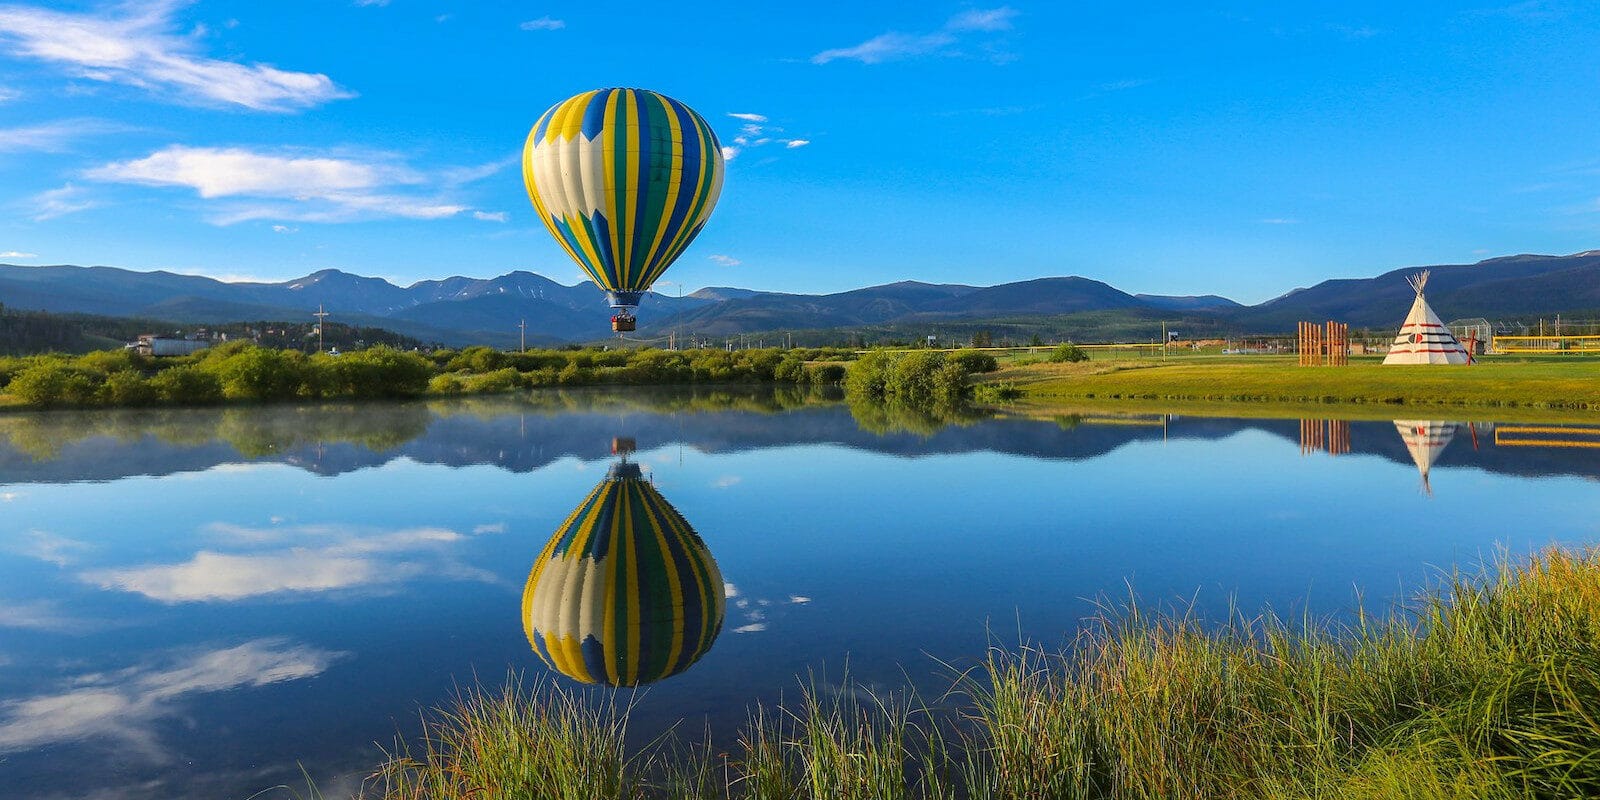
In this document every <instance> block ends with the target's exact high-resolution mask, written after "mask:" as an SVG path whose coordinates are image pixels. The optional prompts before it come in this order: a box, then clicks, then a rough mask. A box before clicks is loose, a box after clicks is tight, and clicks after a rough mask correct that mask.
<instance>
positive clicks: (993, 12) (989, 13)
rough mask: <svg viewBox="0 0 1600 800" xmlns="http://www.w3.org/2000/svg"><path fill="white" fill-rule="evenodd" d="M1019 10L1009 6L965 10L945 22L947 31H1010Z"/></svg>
mask: <svg viewBox="0 0 1600 800" xmlns="http://www.w3.org/2000/svg"><path fill="white" fill-rule="evenodd" d="M1016 17H1017V10H1016V9H1014V8H1010V7H1008V6H1001V7H1000V8H990V9H976V8H975V9H971V10H969V11H963V12H961V13H960V14H957V15H955V16H953V17H951V18H950V21H949V22H946V23H945V24H944V28H945V30H947V31H956V32H961V31H987V32H993V31H1008V30H1011V20H1013V19H1016Z"/></svg>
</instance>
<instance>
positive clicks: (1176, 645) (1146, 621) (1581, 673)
mask: <svg viewBox="0 0 1600 800" xmlns="http://www.w3.org/2000/svg"><path fill="white" fill-rule="evenodd" d="M944 700H946V701H949V700H955V701H958V702H956V703H955V705H954V707H951V706H950V705H949V704H948V702H943V703H938V704H932V705H930V704H926V703H923V702H921V701H919V700H918V699H917V697H916V696H915V695H914V694H910V693H892V694H877V693H870V692H865V691H863V690H861V689H860V688H858V687H853V686H852V685H851V684H849V683H848V682H846V684H845V685H844V686H843V687H838V686H835V687H832V688H827V689H825V688H818V687H816V686H812V687H810V688H808V689H806V690H804V691H802V692H801V696H800V699H799V701H798V702H795V703H792V704H785V705H782V706H780V707H779V708H777V709H757V710H756V711H754V712H753V713H752V715H751V718H750V721H749V723H748V724H747V725H746V726H745V729H744V731H743V732H742V733H741V734H740V735H739V736H738V737H737V741H736V742H735V743H734V744H733V745H732V746H731V747H728V748H726V749H719V748H717V747H713V746H711V745H710V744H705V743H702V744H696V745H685V744H682V742H681V740H679V739H677V738H672V739H664V740H659V741H657V742H656V743H654V744H652V745H650V746H648V747H646V748H644V750H643V752H639V753H635V754H632V755H631V756H630V755H629V754H628V753H627V751H626V750H625V748H624V747H623V744H622V743H623V738H624V732H625V727H626V724H627V714H626V709H619V708H617V707H615V706H607V705H600V704H597V698H595V697H593V696H589V695H581V694H577V693H572V692H569V691H567V690H564V689H561V688H559V687H556V686H553V685H548V684H545V685H539V686H536V687H535V688H534V689H533V690H531V691H527V690H523V689H522V688H521V687H519V686H518V685H516V684H512V685H511V686H509V687H508V688H507V689H505V690H504V691H501V692H498V693H473V694H469V695H466V696H464V697H463V698H462V699H461V700H460V702H458V703H457V704H456V705H455V706H454V707H452V709H450V710H448V711H446V712H442V713H441V715H440V716H439V717H438V718H437V719H436V720H435V721H434V722H432V723H430V726H429V731H428V735H427V736H426V737H425V738H424V739H423V741H422V743H421V744H420V745H416V746H415V747H417V748H420V750H419V751H414V750H411V749H405V748H402V749H401V750H400V751H399V752H397V753H396V754H395V756H394V757H393V758H392V759H391V760H390V761H389V762H388V763H387V764H385V765H384V766H383V767H382V768H381V769H380V770H379V772H378V773H377V774H376V776H375V777H374V782H373V784H372V786H371V790H372V791H371V796H373V797H382V798H396V799H399V798H407V799H409V798H439V799H440V800H445V799H446V798H468V797H482V798H501V797H529V798H546V797H549V798H566V797H593V798H623V797H630V798H631V797H641V798H642V797H671V798H679V797H684V798H689V797H693V798H752V799H753V798H762V799H765V798H815V799H816V800H821V798H859V799H861V800H866V799H868V798H886V799H888V798H958V797H972V798H979V797H982V798H991V797H992V798H1019V799H1020V798H1029V799H1033V798H1038V799H1040V800H1044V799H1046V798H1084V799H1085V800H1088V799H1091V798H1103V799H1104V800H1145V799H1148V800H1156V799H1157V798H1161V799H1162V800H1166V799H1167V798H1283V799H1284V800H1288V799H1290V798H1396V799H1398V798H1407V799H1410V798H1415V799H1416V800H1431V799H1432V798H1576V797H1596V796H1600V550H1588V551H1582V552H1568V551H1560V550H1551V551H1548V552H1546V553H1543V554H1541V555H1539V556H1536V557H1533V558H1530V559H1527V560H1525V561H1522V562H1520V563H1515V564H1513V563H1510V562H1508V561H1502V562H1501V563H1499V564H1497V565H1496V566H1494V567H1491V568H1489V569H1487V570H1485V571H1484V572H1483V573H1480V574H1474V575H1470V576H1468V575H1452V576H1450V577H1448V578H1447V579H1445V580H1443V581H1442V582H1441V583H1440V584H1439V585H1437V586H1436V587H1434V588H1433V589H1432V590H1430V591H1428V592H1426V593H1424V594H1423V595H1422V596H1420V597H1419V598H1418V599H1417V600H1416V601H1415V602H1413V603H1408V604H1406V605H1404V606H1403V607H1401V608H1398V609H1396V610H1395V611H1394V612H1393V613H1391V614H1387V615H1384V616H1382V617H1372V616H1365V615H1361V616H1359V617H1358V618H1357V619H1356V620H1355V621H1353V622H1352V623H1350V624H1343V625H1334V624H1327V623H1321V622H1317V621H1315V620H1284V619H1281V618H1279V617H1276V616H1273V615H1270V614H1267V615H1262V616H1254V617H1249V616H1244V615H1239V614H1234V615H1230V616H1229V618H1228V619H1226V620H1222V621H1206V620H1203V619H1199V618H1197V617H1195V616H1194V615H1192V614H1190V613H1187V612H1186V611H1184V610H1182V609H1177V610H1165V611H1160V612H1155V611H1148V610H1143V609H1140V608H1138V607H1137V606H1132V605H1130V606H1129V607H1127V608H1122V609H1114V610H1108V611H1107V612H1106V613H1104V614H1102V615H1101V616H1100V617H1099V618H1097V619H1096V620H1094V621H1092V622H1091V624H1089V625H1088V626H1086V628H1085V630H1084V632H1083V633H1082V634H1081V635H1080V636H1079V637H1078V638H1077V640H1075V641H1074V642H1073V643H1071V644H1070V645H1069V646H1068V647H1066V648H1065V649H1063V650H1060V651H1044V650H1041V649H1038V648H1032V647H1023V648H1021V649H1000V648H996V649H994V650H992V651H991V652H990V653H989V655H988V657H987V659H985V660H984V662H983V663H982V664H981V665H980V666H979V667H977V668H976V669H974V670H973V671H970V672H968V673H966V674H964V675H962V676H961V677H960V678H959V679H958V681H957V683H956V686H955V688H954V689H953V690H952V692H951V694H950V695H949V697H947V698H944Z"/></svg>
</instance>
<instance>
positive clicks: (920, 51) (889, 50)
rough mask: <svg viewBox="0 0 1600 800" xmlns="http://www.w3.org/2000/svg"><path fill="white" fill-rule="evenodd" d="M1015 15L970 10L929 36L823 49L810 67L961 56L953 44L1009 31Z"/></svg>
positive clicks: (887, 37)
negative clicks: (843, 61)
mask: <svg viewBox="0 0 1600 800" xmlns="http://www.w3.org/2000/svg"><path fill="white" fill-rule="evenodd" d="M1016 16H1017V12H1016V10H1015V9H1012V8H1009V7H1001V8H991V9H971V10H968V11H963V12H961V13H959V14H956V15H955V16H953V17H951V18H950V19H948V20H946V21H945V24H944V25H943V27H941V28H939V29H938V30H936V31H931V32H928V33H901V32H899V31H890V32H888V33H883V34H879V35H877V36H874V37H872V38H871V39H868V40H866V41H864V42H862V43H860V44H858V45H853V46H851V47H840V48H835V49H832V50H824V51H822V52H820V53H817V54H816V55H814V56H812V57H811V63H813V64H826V63H828V62H830V61H838V60H841V59H853V60H856V61H860V62H861V63H863V64H881V63H883V62H885V61H897V60H900V59H906V58H915V57H917V56H925V55H941V56H955V55H960V54H961V53H960V51H959V50H958V49H956V47H955V46H956V45H957V44H959V43H960V41H961V38H962V35H963V34H969V33H1001V32H1004V31H1008V30H1011V28H1012V24H1011V21H1012V20H1013V19H1015V18H1016Z"/></svg>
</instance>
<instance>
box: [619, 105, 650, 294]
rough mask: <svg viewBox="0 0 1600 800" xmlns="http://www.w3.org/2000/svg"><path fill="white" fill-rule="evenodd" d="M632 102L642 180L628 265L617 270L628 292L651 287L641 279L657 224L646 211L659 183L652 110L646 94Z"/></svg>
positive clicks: (635, 204) (635, 151)
mask: <svg viewBox="0 0 1600 800" xmlns="http://www.w3.org/2000/svg"><path fill="white" fill-rule="evenodd" d="M633 102H634V114H635V119H636V120H637V121H638V123H639V128H638V134H637V138H635V139H634V140H633V141H632V142H631V144H633V145H634V149H633V151H632V153H630V155H632V156H633V157H634V158H636V159H638V176H639V180H638V183H637V184H635V188H637V189H638V192H637V193H635V194H634V196H633V233H632V235H631V236H630V237H629V243H628V251H627V256H628V260H627V263H626V264H618V265H617V266H618V270H617V271H618V272H620V273H622V275H624V276H625V277H624V278H623V280H624V281H625V282H626V283H627V285H626V286H623V285H621V284H619V285H618V287H617V288H619V289H626V290H628V291H638V290H642V289H648V288H650V287H649V286H648V285H646V284H644V283H643V280H642V279H643V278H644V257H645V253H646V251H648V250H649V249H650V237H652V236H654V235H655V228H654V226H653V225H652V226H651V227H650V228H649V229H648V230H647V229H646V225H647V224H648V223H652V222H654V220H649V219H646V212H647V210H648V209H649V203H648V201H649V199H650V192H651V191H653V190H655V189H656V181H655V180H654V176H653V175H651V174H650V172H651V168H652V167H654V165H655V158H654V157H655V142H654V141H653V139H654V138H655V126H654V125H652V124H651V121H650V109H648V108H646V107H645V104H646V103H648V102H650V101H649V100H648V99H647V98H646V97H645V93H644V92H634V93H633Z"/></svg>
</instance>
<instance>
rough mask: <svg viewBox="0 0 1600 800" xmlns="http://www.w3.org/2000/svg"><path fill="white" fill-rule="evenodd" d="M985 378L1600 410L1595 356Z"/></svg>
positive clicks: (1064, 387) (1039, 390)
mask: <svg viewBox="0 0 1600 800" xmlns="http://www.w3.org/2000/svg"><path fill="white" fill-rule="evenodd" d="M992 378H993V380H996V381H1003V382H1006V383H1009V384H1011V385H1013V386H1015V387H1016V388H1017V389H1018V390H1019V392H1020V393H1021V396H1022V399H1023V401H1024V402H1026V403H1029V404H1034V405H1057V404H1063V403H1069V402H1074V401H1085V400H1096V401H1104V400H1145V401H1182V402H1198V403H1229V404H1233V403H1274V404H1294V405H1298V406H1301V407H1306V406H1330V405H1341V404H1347V405H1377V406H1384V407H1386V408H1395V407H1407V408H1411V407H1415V408H1472V407H1476V408H1485V409H1494V408H1528V409H1566V410H1574V411H1600V361H1597V360H1595V359H1580V358H1575V359H1573V360H1561V361H1557V360H1542V361H1533V360H1509V359H1496V358H1486V359H1484V360H1483V362H1482V363H1481V364H1479V365H1476V366H1471V367H1439V366H1429V367H1411V366H1406V367H1402V366H1388V367H1386V366H1383V365H1382V364H1381V363H1379V362H1377V361H1375V360H1366V361H1356V362H1352V363H1351V365H1350V366H1348V367H1300V366H1297V365H1296V363H1295V361H1294V359H1293V358H1292V357H1288V358H1285V357H1276V356H1252V357H1247V358H1202V359H1185V360H1181V361H1180V360H1174V361H1171V362H1166V363H1162V362H1153V361H1149V360H1141V361H1098V360H1096V361H1088V362H1084V363H1078V364H1051V363H1032V364H1029V363H1024V364H1022V365H1020V366H1018V365H1009V366H1008V365H1004V364H1002V369H1001V370H1000V371H999V372H997V373H995V374H994V375H993V376H992Z"/></svg>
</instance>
